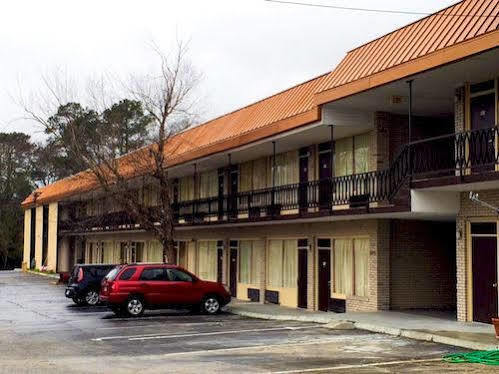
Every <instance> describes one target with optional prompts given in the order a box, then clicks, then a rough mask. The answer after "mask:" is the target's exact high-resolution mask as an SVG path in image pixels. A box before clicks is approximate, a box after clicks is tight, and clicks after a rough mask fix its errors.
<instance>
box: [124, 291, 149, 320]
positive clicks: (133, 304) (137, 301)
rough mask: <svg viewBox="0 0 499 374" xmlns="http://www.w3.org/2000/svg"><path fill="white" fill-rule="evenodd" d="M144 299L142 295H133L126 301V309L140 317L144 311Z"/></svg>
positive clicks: (132, 314) (129, 313)
mask: <svg viewBox="0 0 499 374" xmlns="http://www.w3.org/2000/svg"><path fill="white" fill-rule="evenodd" d="M144 309H145V305H144V300H143V299H142V298H141V297H140V296H131V297H130V298H129V299H128V301H127V302H126V303H125V310H126V312H127V314H128V315H129V316H131V317H139V316H141V315H142V314H143V313H144Z"/></svg>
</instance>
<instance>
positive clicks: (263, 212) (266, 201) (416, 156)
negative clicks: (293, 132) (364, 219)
mask: <svg viewBox="0 0 499 374" xmlns="http://www.w3.org/2000/svg"><path fill="white" fill-rule="evenodd" d="M498 141H499V128H498V127H497V126H496V127H492V128H486V129H480V130H474V131H465V132H461V133H456V134H449V135H443V136H438V137H434V138H429V139H424V140H420V141H415V142H412V143H410V144H407V145H405V146H404V147H402V149H401V150H400V151H399V153H398V155H397V156H396V157H395V159H394V160H393V162H392V163H391V165H390V167H389V168H387V169H384V170H378V171H372V172H367V173H361V174H352V175H345V176H337V177H333V178H328V179H323V180H314V181H309V182H304V183H294V184H288V185H282V186H276V187H269V188H263V189H258V190H251V191H242V192H238V193H235V194H229V195H223V196H214V197H207V198H202V199H196V200H190V201H182V202H177V203H175V204H173V206H172V208H173V211H174V219H175V221H176V223H177V224H195V223H206V222H210V221H228V222H231V221H235V220H241V219H246V220H257V219H261V218H276V217H284V216H285V215H292V214H294V215H297V216H307V215H309V214H310V213H311V212H324V211H329V212H331V211H332V208H333V207H334V206H339V205H345V206H349V207H351V208H354V207H368V206H369V204H370V203H375V202H386V203H393V199H394V197H395V196H400V195H401V198H402V199H408V189H406V190H407V191H405V192H406V193H405V194H403V193H402V192H401V188H402V187H403V185H404V183H407V181H408V180H409V177H410V178H411V179H412V180H420V179H428V178H438V177H444V176H463V175H466V174H477V173H484V172H491V171H494V170H495V165H498V164H499V153H498V152H497V147H496V143H497V142H498ZM407 201H408V200H407ZM133 224H134V223H133V221H132V220H131V217H129V216H128V215H127V214H126V213H124V212H115V213H109V214H106V215H103V216H99V217H87V218H82V219H80V220H78V227H97V226H98V227H100V228H103V227H104V228H105V227H117V226H120V225H133ZM60 225H61V229H71V227H72V228H73V229H74V228H75V226H74V225H69V224H68V223H67V222H64V221H61V223H60ZM70 226H71V227H70Z"/></svg>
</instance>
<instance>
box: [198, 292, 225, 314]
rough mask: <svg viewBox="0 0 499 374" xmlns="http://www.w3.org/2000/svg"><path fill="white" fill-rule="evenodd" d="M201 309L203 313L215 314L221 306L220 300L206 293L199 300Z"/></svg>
mask: <svg viewBox="0 0 499 374" xmlns="http://www.w3.org/2000/svg"><path fill="white" fill-rule="evenodd" d="M200 307H201V311H202V312H203V314H217V313H220V309H221V308H222V306H221V304H220V300H219V299H218V297H217V296H216V295H207V296H205V297H203V300H202V301H201V305H200Z"/></svg>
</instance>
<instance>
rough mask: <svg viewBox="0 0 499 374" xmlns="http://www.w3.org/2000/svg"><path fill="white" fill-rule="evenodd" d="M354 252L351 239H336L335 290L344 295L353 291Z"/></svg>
mask: <svg viewBox="0 0 499 374" xmlns="http://www.w3.org/2000/svg"><path fill="white" fill-rule="evenodd" d="M352 271H353V252H352V240H351V239H336V240H335V241H334V292H335V293H338V294H342V295H352V293H353V284H352V283H353V282H352V280H353V274H352Z"/></svg>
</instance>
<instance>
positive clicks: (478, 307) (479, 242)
mask: <svg viewBox="0 0 499 374" xmlns="http://www.w3.org/2000/svg"><path fill="white" fill-rule="evenodd" d="M471 261H472V269H473V270H472V271H473V320H474V321H478V322H485V323H491V320H490V319H491V318H492V317H494V318H496V317H497V301H498V300H497V238H496V237H473V238H472V260H471Z"/></svg>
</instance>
